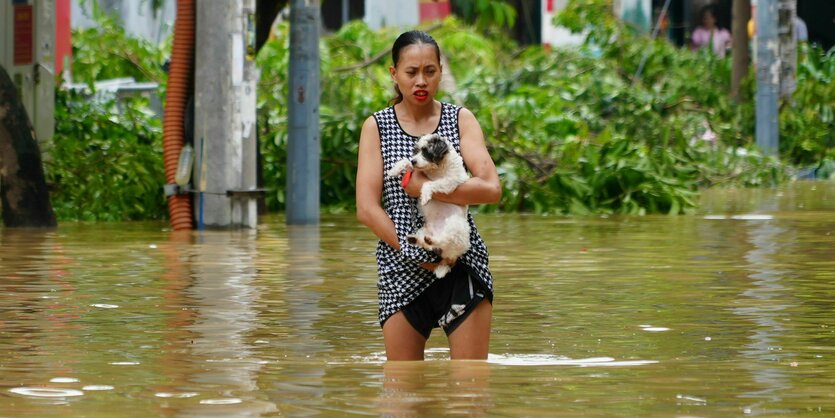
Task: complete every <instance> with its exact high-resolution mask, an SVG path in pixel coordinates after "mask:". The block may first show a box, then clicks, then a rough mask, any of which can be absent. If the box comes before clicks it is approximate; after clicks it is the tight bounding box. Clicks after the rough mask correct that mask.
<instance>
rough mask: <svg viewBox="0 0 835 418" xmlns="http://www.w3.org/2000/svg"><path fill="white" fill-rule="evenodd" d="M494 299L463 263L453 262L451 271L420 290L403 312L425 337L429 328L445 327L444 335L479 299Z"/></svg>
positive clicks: (467, 313) (457, 324) (464, 317)
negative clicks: (453, 265)
mask: <svg viewBox="0 0 835 418" xmlns="http://www.w3.org/2000/svg"><path fill="white" fill-rule="evenodd" d="M485 298H486V299H487V300H488V301H490V302H491V303H492V302H493V295H492V294H491V293H490V292H489V291H487V290H486V289H484V286H483V285H482V284H481V282H480V281H479V280H477V279H473V278H472V277H471V275H470V274H469V273H468V272H467V267H466V266H464V265H463V264H456V265H455V267H453V269H452V271H450V272H449V273H447V275H446V276H444V277H443V278H441V279H438V280H435V282H434V283H432V284H431V285H429V287H428V288H427V289H426V290H424V291H423V293H421V294H420V296H418V297H417V298H416V299H415V300H413V301H412V303H410V304H408V305H406V307H405V308H403V310H402V312H403V314H404V315H405V316H406V319H407V320H408V321H409V323H410V324H412V327H414V328H415V330H417V332H419V333H421V335H423V336H424V337H426V338H427V339H428V338H429V334H430V333H431V332H432V328H436V327H440V328H443V329H444V332H446V335H449V334H452V332H453V331H455V329H456V328H458V326H459V325H461V323H463V322H464V320H465V319H467V317H468V316H469V315H470V313H472V312H473V310H475V308H476V306H478V304H479V303H481V301H482V300H484V299H485Z"/></svg>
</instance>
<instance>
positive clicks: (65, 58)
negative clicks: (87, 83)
mask: <svg viewBox="0 0 835 418" xmlns="http://www.w3.org/2000/svg"><path fill="white" fill-rule="evenodd" d="M71 11H72V8H71V7H70V0H55V74H61V72H63V71H64V62H67V64H69V62H70V61H71V60H72V29H71V27H70V24H71V22H72V20H71V19H70V16H71V14H72V12H71Z"/></svg>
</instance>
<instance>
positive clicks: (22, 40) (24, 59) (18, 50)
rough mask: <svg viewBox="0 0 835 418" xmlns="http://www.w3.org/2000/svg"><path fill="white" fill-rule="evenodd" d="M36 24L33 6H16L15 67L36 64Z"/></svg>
mask: <svg viewBox="0 0 835 418" xmlns="http://www.w3.org/2000/svg"><path fill="white" fill-rule="evenodd" d="M34 24H35V16H34V15H33V11H32V5H29V4H18V5H15V6H14V65H28V64H32V63H33V62H34V61H33V60H34V57H35V49H34V44H35V42H34V39H33V38H34V37H35V28H34Z"/></svg>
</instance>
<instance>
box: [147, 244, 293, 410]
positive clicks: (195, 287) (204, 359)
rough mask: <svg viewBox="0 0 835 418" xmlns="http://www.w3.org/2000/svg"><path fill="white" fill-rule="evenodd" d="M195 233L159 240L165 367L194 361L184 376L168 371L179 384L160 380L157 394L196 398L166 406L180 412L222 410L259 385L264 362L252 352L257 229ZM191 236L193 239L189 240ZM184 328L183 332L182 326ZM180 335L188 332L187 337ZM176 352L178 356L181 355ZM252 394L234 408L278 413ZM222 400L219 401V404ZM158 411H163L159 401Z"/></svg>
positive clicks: (257, 293) (169, 396)
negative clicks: (161, 246)
mask: <svg viewBox="0 0 835 418" xmlns="http://www.w3.org/2000/svg"><path fill="white" fill-rule="evenodd" d="M194 234H196V235H195V236H192V235H187V234H182V233H177V232H175V233H172V235H171V239H170V241H169V242H168V243H167V244H166V245H165V246H164V254H165V266H166V270H165V273H164V274H163V277H164V279H165V287H166V291H165V298H166V306H167V307H168V308H169V310H170V312H171V313H172V315H171V316H170V317H169V319H168V321H167V329H169V330H171V333H170V334H169V335H168V336H167V338H166V340H167V347H166V352H167V353H170V354H171V355H170V356H166V357H165V359H164V361H166V362H168V363H169V364H170V365H171V366H173V367H171V368H170V369H169V368H165V369H166V370H170V373H176V372H177V371H183V368H182V367H177V366H178V365H181V364H182V363H183V362H187V363H191V364H193V365H194V366H193V367H190V368H188V369H186V370H185V375H183V376H176V375H170V376H169V377H170V378H171V380H172V381H175V382H180V383H179V384H176V385H167V386H159V387H157V388H156V389H157V390H156V394H155V396H156V397H159V398H190V397H192V396H196V395H197V394H202V396H201V397H202V399H200V401H199V402H198V403H181V404H177V405H176V406H171V409H173V410H174V412H175V414H176V415H177V416H206V415H218V414H219V415H223V414H229V413H231V412H232V411H231V410H228V409H225V408H224V407H222V406H223V405H237V404H240V403H242V402H243V401H242V400H241V399H240V398H239V397H238V396H240V395H241V394H245V395H246V394H250V393H252V392H255V391H257V390H258V384H257V378H258V375H259V373H260V371H261V369H262V367H263V364H264V361H262V360H260V359H259V358H258V357H257V356H256V355H255V354H254V352H253V349H252V346H251V344H250V343H249V334H250V332H251V331H252V330H253V329H254V328H255V326H256V323H257V316H258V311H257V309H256V305H257V304H258V301H259V298H260V293H261V292H260V290H259V287H258V286H257V285H256V283H255V279H256V277H257V271H256V267H255V256H256V254H257V251H256V239H255V238H256V236H255V234H256V231H254V230H243V231H235V232H230V231H201V232H196V233H194ZM192 237H194V240H193V242H192ZM184 331H185V335H184V334H183V332H184ZM184 336H185V337H186V338H184ZM178 354H179V355H178ZM246 396H247V397H248V398H249V399H247V402H246V403H245V405H244V406H241V405H238V406H236V409H235V410H236V411H239V412H240V411H248V412H249V413H265V412H271V411H275V410H276V407H275V405H274V404H273V403H271V402H266V401H263V400H257V399H252V398H251V396H249V395H246ZM217 405H221V407H216V406H217ZM163 409H167V408H166V406H163Z"/></svg>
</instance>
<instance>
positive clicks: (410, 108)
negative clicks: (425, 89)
mask: <svg viewBox="0 0 835 418" xmlns="http://www.w3.org/2000/svg"><path fill="white" fill-rule="evenodd" d="M399 104H400V109H401V110H402V112H398V113H400V114H401V115H402V116H403V117H406V118H408V119H411V120H412V121H415V122H422V121H426V120H428V119H432V117H434V116H435V115H437V114H438V109H439V108H440V106H441V103H440V102H438V101H436V100H432V103H430V104H429V105H428V106H415V105H410V104H409V103H408V102H406V101H402V102H400V103H399Z"/></svg>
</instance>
